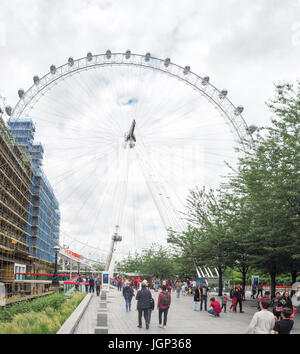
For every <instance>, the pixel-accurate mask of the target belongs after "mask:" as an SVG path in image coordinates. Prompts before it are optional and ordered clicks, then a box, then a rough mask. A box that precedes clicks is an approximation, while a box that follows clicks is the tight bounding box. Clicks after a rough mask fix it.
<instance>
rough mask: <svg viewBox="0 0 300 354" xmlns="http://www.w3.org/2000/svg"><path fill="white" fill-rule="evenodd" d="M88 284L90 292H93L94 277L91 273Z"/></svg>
mask: <svg viewBox="0 0 300 354" xmlns="http://www.w3.org/2000/svg"><path fill="white" fill-rule="evenodd" d="M89 284H90V293H91V292H95V290H94V285H95V279H94V276H93V275H92V276H91V277H90V280H89Z"/></svg>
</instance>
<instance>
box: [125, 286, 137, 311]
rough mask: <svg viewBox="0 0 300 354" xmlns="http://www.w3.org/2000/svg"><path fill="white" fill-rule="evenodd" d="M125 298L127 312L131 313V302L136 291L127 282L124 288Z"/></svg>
mask: <svg viewBox="0 0 300 354" xmlns="http://www.w3.org/2000/svg"><path fill="white" fill-rule="evenodd" d="M123 296H124V299H125V306H126V312H130V311H131V301H132V298H133V296H134V291H133V289H132V287H131V286H130V283H129V282H126V284H125V287H124V288H123Z"/></svg>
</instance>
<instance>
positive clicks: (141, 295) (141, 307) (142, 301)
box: [136, 283, 152, 329]
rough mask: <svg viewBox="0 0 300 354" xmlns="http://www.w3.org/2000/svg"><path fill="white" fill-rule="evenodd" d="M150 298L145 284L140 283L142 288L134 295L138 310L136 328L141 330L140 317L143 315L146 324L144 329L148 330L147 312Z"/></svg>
mask: <svg viewBox="0 0 300 354" xmlns="http://www.w3.org/2000/svg"><path fill="white" fill-rule="evenodd" d="M151 298H152V295H151V292H150V290H148V289H147V288H146V284H144V283H142V288H141V290H139V291H138V292H137V294H136V299H137V301H138V303H137V309H138V312H139V313H138V322H139V324H138V328H142V316H143V314H144V318H145V322H146V329H149V318H148V312H149V309H150V308H151V302H150V299H151Z"/></svg>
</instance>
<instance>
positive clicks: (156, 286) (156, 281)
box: [154, 280, 158, 292]
mask: <svg viewBox="0 0 300 354" xmlns="http://www.w3.org/2000/svg"><path fill="white" fill-rule="evenodd" d="M154 291H155V292H158V280H155V281H154Z"/></svg>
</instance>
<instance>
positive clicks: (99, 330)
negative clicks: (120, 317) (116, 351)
mask: <svg viewBox="0 0 300 354" xmlns="http://www.w3.org/2000/svg"><path fill="white" fill-rule="evenodd" d="M95 334H108V327H104V326H103V327H99V326H98V327H96V328H95Z"/></svg>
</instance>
